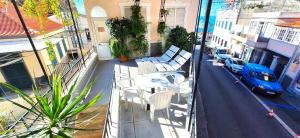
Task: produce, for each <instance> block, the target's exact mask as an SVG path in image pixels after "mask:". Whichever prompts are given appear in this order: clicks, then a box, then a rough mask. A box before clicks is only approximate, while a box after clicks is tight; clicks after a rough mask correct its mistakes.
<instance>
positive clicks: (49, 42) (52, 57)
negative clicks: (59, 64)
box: [45, 40, 56, 63]
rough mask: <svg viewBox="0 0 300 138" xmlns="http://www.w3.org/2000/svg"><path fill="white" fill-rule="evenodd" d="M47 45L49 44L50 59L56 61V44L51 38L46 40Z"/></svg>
mask: <svg viewBox="0 0 300 138" xmlns="http://www.w3.org/2000/svg"><path fill="white" fill-rule="evenodd" d="M45 45H46V46H47V52H48V54H49V59H50V61H51V62H52V63H54V62H55V61H56V55H55V52H54V47H55V45H54V44H53V43H52V42H51V41H50V40H48V41H46V42H45Z"/></svg>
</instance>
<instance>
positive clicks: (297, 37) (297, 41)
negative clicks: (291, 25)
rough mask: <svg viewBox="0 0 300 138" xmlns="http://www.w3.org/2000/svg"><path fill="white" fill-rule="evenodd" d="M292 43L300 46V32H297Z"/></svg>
mask: <svg viewBox="0 0 300 138" xmlns="http://www.w3.org/2000/svg"><path fill="white" fill-rule="evenodd" d="M292 42H293V44H295V45H298V44H300V32H296V33H295V37H294V40H293V41H292Z"/></svg>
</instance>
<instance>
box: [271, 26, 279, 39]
mask: <svg viewBox="0 0 300 138" xmlns="http://www.w3.org/2000/svg"><path fill="white" fill-rule="evenodd" d="M279 30H280V29H279V28H276V29H275V30H274V32H273V34H272V38H276V39H277V37H278V33H279Z"/></svg>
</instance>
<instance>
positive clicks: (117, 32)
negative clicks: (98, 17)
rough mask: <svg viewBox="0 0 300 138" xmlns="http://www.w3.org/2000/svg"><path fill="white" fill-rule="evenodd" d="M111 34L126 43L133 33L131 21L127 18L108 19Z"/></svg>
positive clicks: (107, 23)
mask: <svg viewBox="0 0 300 138" xmlns="http://www.w3.org/2000/svg"><path fill="white" fill-rule="evenodd" d="M106 25H107V26H108V27H109V30H110V35H111V36H112V37H114V38H116V39H117V40H118V41H120V42H121V43H122V44H125V42H126V39H127V38H128V37H129V35H130V33H131V21H130V20H129V19H127V18H110V19H108V20H107V21H106Z"/></svg>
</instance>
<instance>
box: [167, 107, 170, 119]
mask: <svg viewBox="0 0 300 138" xmlns="http://www.w3.org/2000/svg"><path fill="white" fill-rule="evenodd" d="M167 116H168V119H170V111H169V107H167Z"/></svg>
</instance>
